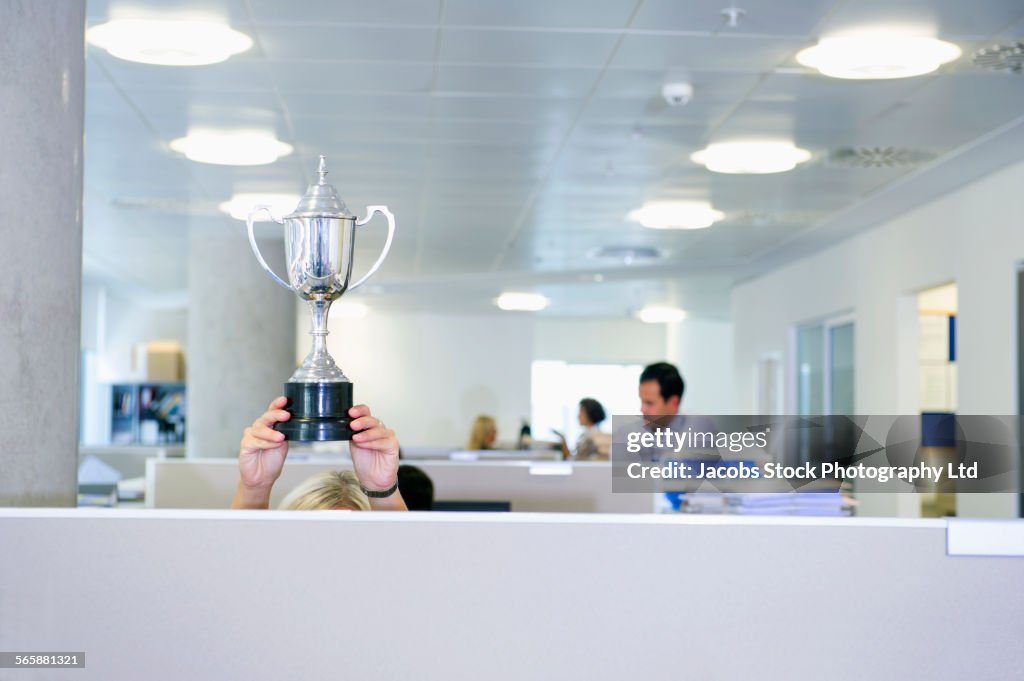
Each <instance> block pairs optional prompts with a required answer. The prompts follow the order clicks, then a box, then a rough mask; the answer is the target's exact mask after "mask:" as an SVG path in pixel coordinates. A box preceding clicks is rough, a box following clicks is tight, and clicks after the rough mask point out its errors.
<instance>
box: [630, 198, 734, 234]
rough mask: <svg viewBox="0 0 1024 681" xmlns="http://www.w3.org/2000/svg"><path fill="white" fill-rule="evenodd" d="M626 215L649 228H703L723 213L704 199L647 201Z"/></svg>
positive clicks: (723, 215) (719, 218)
mask: <svg viewBox="0 0 1024 681" xmlns="http://www.w3.org/2000/svg"><path fill="white" fill-rule="evenodd" d="M626 217H627V218H628V219H630V220H632V221H634V222H639V223H640V224H641V225H643V226H644V227H650V228H651V229H703V228H705V227H710V226H711V225H712V224H714V223H715V222H717V221H719V220H721V219H722V218H723V217H725V213H723V212H722V211H720V210H715V209H714V208H712V207H711V204H710V203H708V202H706V201H649V202H647V203H645V204H644V205H643V208H638V209H636V210H634V211H630V213H629V215H628V216H626Z"/></svg>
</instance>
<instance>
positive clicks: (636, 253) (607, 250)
mask: <svg viewBox="0 0 1024 681" xmlns="http://www.w3.org/2000/svg"><path fill="white" fill-rule="evenodd" d="M589 255H590V257H591V258H593V259H594V260H607V261H616V262H621V263H622V264H624V265H643V264H646V263H650V262H654V261H655V260H658V259H660V258H661V257H662V255H663V253H662V252H661V251H659V250H658V249H657V248H652V247H650V246H604V247H602V248H598V249H596V250H594V251H591V252H590V254H589Z"/></svg>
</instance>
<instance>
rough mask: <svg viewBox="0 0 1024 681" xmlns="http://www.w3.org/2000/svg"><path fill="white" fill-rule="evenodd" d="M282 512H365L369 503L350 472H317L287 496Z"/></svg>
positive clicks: (282, 502)
mask: <svg viewBox="0 0 1024 681" xmlns="http://www.w3.org/2000/svg"><path fill="white" fill-rule="evenodd" d="M278 508H279V509H281V510H283V511H320V510H327V511H369V510H370V500H369V499H368V498H367V496H366V494H365V493H364V492H363V489H362V487H361V486H360V484H359V479H358V478H357V477H356V475H355V473H353V472H352V471H320V472H319V473H317V474H316V475H312V476H310V477H309V478H307V479H306V480H305V481H303V482H302V483H301V484H299V486H298V487H296V488H295V489H293V490H292V491H291V492H289V493H288V496H286V497H285V498H284V499H283V500H282V501H281V504H280V506H278Z"/></svg>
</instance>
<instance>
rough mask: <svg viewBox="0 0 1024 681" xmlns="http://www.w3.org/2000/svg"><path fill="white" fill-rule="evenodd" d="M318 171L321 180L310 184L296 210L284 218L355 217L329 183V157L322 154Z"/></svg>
mask: <svg viewBox="0 0 1024 681" xmlns="http://www.w3.org/2000/svg"><path fill="white" fill-rule="evenodd" d="M317 172H318V173H319V174H320V181H319V182H317V183H316V184H311V185H309V188H308V189H306V195H305V196H303V197H302V200H301V201H299V205H297V206H295V210H293V211H292V212H291V213H290V214H288V215H285V216H284V218H285V219H286V220H287V219H288V218H311V217H325V218H353V217H355V216H354V215H352V213H350V212H348V208H346V207H345V202H344V201H342V200H341V198H339V197H338V192H337V190H335V189H334V186H333V185H329V184H327V181H326V177H327V158H326V157H325V156H324V155H322V154H321V155H320V167H319V168H318V169H317Z"/></svg>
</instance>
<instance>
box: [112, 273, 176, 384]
mask: <svg viewBox="0 0 1024 681" xmlns="http://www.w3.org/2000/svg"><path fill="white" fill-rule="evenodd" d="M105 316H106V329H105V332H104V347H103V348H102V349H101V354H100V380H103V381H107V382H110V381H124V380H134V379H135V378H136V376H135V374H134V373H133V372H132V366H131V362H132V346H133V345H134V344H135V343H142V342H145V341H151V340H164V339H166V340H176V341H178V342H179V343H181V345H182V347H185V348H186V355H185V357H186V361H187V360H188V352H187V347H186V345H187V343H186V341H187V337H188V311H187V310H185V309H180V308H179V309H164V308H153V307H148V306H145V305H141V304H139V303H137V302H135V301H132V300H130V299H128V298H123V297H120V296H118V295H117V294H116V293H115V292H113V291H111V290H110V289H109V288H107V289H106V308H105Z"/></svg>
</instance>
